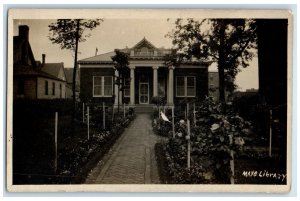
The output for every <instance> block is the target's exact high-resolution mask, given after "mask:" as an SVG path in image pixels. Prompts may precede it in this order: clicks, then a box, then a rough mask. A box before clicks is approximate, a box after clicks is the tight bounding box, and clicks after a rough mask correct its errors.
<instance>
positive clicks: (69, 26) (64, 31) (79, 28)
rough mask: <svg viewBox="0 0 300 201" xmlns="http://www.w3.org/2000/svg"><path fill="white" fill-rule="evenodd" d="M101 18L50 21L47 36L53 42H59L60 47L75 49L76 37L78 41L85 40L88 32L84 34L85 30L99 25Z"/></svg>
mask: <svg viewBox="0 0 300 201" xmlns="http://www.w3.org/2000/svg"><path fill="white" fill-rule="evenodd" d="M102 21H103V20H102V19H95V20H84V19H58V20H57V21H56V23H51V24H50V25H49V26H48V27H49V31H50V32H52V33H51V34H50V35H49V36H48V38H49V40H50V41H51V42H52V43H53V44H59V45H60V47H61V49H69V50H73V51H75V47H76V39H78V42H85V41H86V38H87V37H89V36H90V34H86V35H85V34H84V32H85V30H86V29H88V30H93V29H94V28H96V27H97V26H99V25H100V23H101V22H102Z"/></svg>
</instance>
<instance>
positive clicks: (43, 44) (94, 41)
mask: <svg viewBox="0 0 300 201" xmlns="http://www.w3.org/2000/svg"><path fill="white" fill-rule="evenodd" d="M53 22H55V20H40V19H39V20H32V19H30V20H26V19H22V20H14V36H16V35H18V26H19V25H28V26H29V41H30V44H31V48H32V51H33V54H34V56H35V59H36V60H40V61H41V60H42V54H46V62H48V63H52V62H53V63H59V62H63V63H64V66H65V67H66V68H71V67H73V66H74V56H73V53H72V52H71V51H70V50H62V49H61V48H60V46H59V45H58V44H52V43H51V41H50V40H49V39H48V35H49V34H50V32H49V28H48V25H49V24H51V23H53ZM174 26H175V25H174V22H172V20H169V21H168V20H167V19H105V20H104V21H103V22H102V23H101V25H100V26H98V27H96V28H95V29H94V30H92V31H91V32H89V31H87V32H86V33H90V34H91V36H90V37H89V38H87V40H86V41H85V42H82V43H80V44H79V55H78V60H80V59H85V58H88V57H92V56H94V55H95V51H96V48H97V49H98V54H102V53H106V52H111V51H113V50H114V49H116V48H119V49H121V48H125V47H126V46H127V47H129V48H130V47H133V46H134V45H135V44H137V43H138V42H139V41H140V40H142V39H143V38H144V37H145V38H146V39H147V40H149V41H150V42H151V43H152V44H153V45H154V46H156V47H157V48H159V47H165V48H171V47H172V41H171V39H170V38H168V37H165V35H166V34H167V33H168V32H169V31H171V30H172V29H173V28H174ZM257 62H258V60H257V57H255V58H254V59H253V60H252V61H251V63H250V66H249V67H247V68H241V69H242V71H241V72H240V73H239V74H238V75H237V77H236V84H237V85H238V90H240V91H245V90H246V89H251V88H255V89H258V63H257ZM209 71H217V67H216V64H212V65H211V66H210V67H209ZM249 78H250V79H249Z"/></svg>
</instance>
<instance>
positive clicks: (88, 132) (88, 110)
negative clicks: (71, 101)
mask: <svg viewBox="0 0 300 201" xmlns="http://www.w3.org/2000/svg"><path fill="white" fill-rule="evenodd" d="M87 135H88V140H89V139H90V107H89V106H87Z"/></svg>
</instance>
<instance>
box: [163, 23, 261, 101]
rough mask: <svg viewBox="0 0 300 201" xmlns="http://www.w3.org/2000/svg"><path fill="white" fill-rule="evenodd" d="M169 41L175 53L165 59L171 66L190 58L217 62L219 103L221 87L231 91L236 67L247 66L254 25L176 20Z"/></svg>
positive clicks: (221, 97) (253, 45)
mask: <svg viewBox="0 0 300 201" xmlns="http://www.w3.org/2000/svg"><path fill="white" fill-rule="evenodd" d="M167 36H168V37H170V38H172V40H173V45H174V49H175V51H176V54H174V53H172V54H171V56H169V57H170V58H166V59H167V60H169V62H171V63H175V64H176V63H178V62H182V61H187V60H189V61H193V60H194V59H200V60H205V61H209V62H217V64H218V70H219V80H220V87H219V90H220V100H224V95H225V94H224V90H225V86H226V88H227V90H229V91H232V90H233V89H234V88H235V87H236V86H235V85H234V80H235V76H236V75H237V73H238V72H239V71H240V70H239V66H242V67H244V68H245V67H247V66H248V65H249V61H250V60H251V59H252V58H253V56H254V52H253V49H254V48H256V23H255V21H254V20H252V19H203V20H201V21H198V20H195V19H192V18H190V19H187V20H183V19H177V20H176V21H175V30H172V31H171V32H169V33H168V34H167Z"/></svg>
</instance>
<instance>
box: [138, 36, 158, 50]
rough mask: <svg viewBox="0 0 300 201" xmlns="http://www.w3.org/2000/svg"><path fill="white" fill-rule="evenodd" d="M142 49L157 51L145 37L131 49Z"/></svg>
mask: <svg viewBox="0 0 300 201" xmlns="http://www.w3.org/2000/svg"><path fill="white" fill-rule="evenodd" d="M142 47H148V48H149V49H157V48H156V47H155V46H154V45H153V44H152V43H150V42H149V41H148V40H147V39H146V38H145V37H144V38H143V39H142V40H141V41H140V42H138V43H137V44H136V45H135V46H133V48H132V49H140V48H142Z"/></svg>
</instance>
